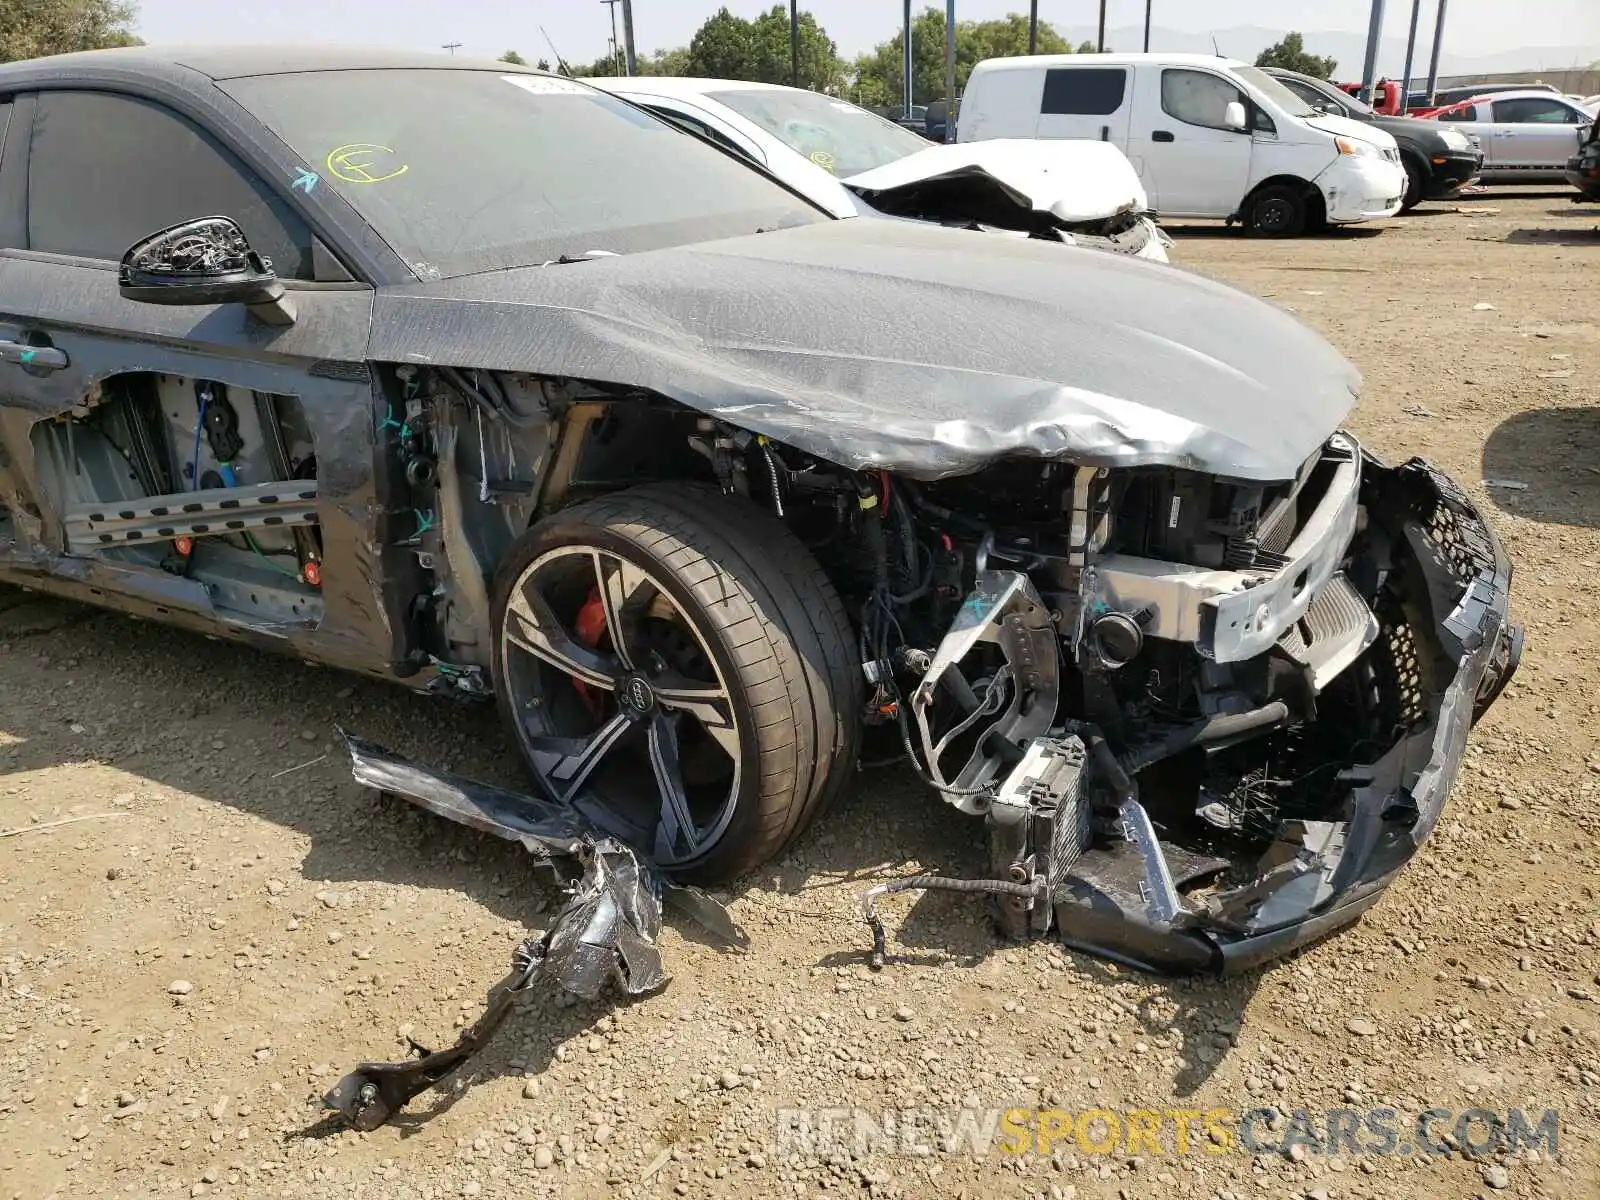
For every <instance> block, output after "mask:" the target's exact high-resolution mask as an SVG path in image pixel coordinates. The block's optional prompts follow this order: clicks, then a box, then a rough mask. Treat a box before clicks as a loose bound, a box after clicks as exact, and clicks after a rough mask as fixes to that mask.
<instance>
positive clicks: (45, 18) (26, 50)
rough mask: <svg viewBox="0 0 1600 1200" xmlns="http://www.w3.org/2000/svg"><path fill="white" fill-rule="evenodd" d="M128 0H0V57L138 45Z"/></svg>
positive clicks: (134, 7)
mask: <svg viewBox="0 0 1600 1200" xmlns="http://www.w3.org/2000/svg"><path fill="white" fill-rule="evenodd" d="M138 15H139V6H138V5H137V4H136V3H133V2H132V0H0V62H14V61H16V60H18V59H23V58H42V57H43V56H45V55H47V54H67V53H70V52H71V51H74V50H101V49H104V48H106V47H108V46H138V45H142V43H141V42H140V40H139V39H138V38H137V37H135V36H134V33H133V23H134V21H135V20H136V19H137V18H138Z"/></svg>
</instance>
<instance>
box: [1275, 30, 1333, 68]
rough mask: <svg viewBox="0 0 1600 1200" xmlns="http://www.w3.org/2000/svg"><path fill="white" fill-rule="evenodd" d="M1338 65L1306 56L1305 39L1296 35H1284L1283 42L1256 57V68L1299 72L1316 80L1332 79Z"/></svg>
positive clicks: (1320, 58) (1331, 61)
mask: <svg viewBox="0 0 1600 1200" xmlns="http://www.w3.org/2000/svg"><path fill="white" fill-rule="evenodd" d="M1338 65H1339V60H1338V59H1336V58H1323V57H1321V56H1320V55H1316V54H1307V53H1306V45H1305V39H1304V38H1302V37H1301V36H1300V35H1299V34H1298V33H1286V34H1284V35H1283V41H1281V42H1279V43H1278V44H1277V45H1276V46H1268V47H1267V48H1266V49H1265V50H1263V51H1262V52H1261V53H1260V54H1258V55H1256V66H1258V67H1282V68H1283V69H1284V70H1286V71H1299V72H1300V74H1302V75H1311V76H1314V77H1315V78H1317V79H1332V78H1333V72H1334V68H1336V67H1337V66H1338Z"/></svg>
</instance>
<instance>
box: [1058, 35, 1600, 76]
mask: <svg viewBox="0 0 1600 1200" xmlns="http://www.w3.org/2000/svg"><path fill="white" fill-rule="evenodd" d="M1056 28H1057V29H1059V30H1060V31H1061V34H1062V36H1064V37H1065V38H1066V39H1067V40H1068V41H1069V42H1072V43H1073V44H1077V43H1078V42H1082V41H1085V40H1088V41H1093V40H1094V38H1095V30H1094V27H1093V26H1086V25H1071V26H1061V25H1058V26H1057V27H1056ZM1301 32H1302V33H1304V35H1305V42H1306V50H1307V51H1309V52H1310V53H1312V54H1324V55H1332V56H1333V57H1335V58H1337V59H1338V60H1339V69H1338V71H1337V73H1336V74H1337V77H1338V78H1339V79H1341V80H1353V79H1357V78H1359V77H1360V75H1361V66H1362V63H1363V61H1364V60H1365V58H1366V54H1367V37H1366V34H1364V33H1347V32H1342V31H1337V30H1326V31H1319V30H1314V29H1306V28H1304V27H1301ZM1282 37H1283V28H1282V27H1279V28H1276V29H1268V28H1265V27H1264V26H1260V25H1233V26H1229V27H1228V28H1226V29H1218V30H1216V31H1215V32H1214V33H1185V32H1183V31H1181V30H1176V29H1163V28H1161V27H1160V26H1156V27H1154V28H1153V29H1151V31H1150V49H1151V50H1167V51H1171V52H1174V53H1185V54H1210V53H1212V52H1213V49H1212V47H1213V40H1214V42H1215V46H1216V49H1217V50H1219V51H1220V52H1221V53H1222V54H1223V55H1224V56H1226V57H1228V58H1242V59H1244V60H1245V61H1246V62H1254V61H1255V57H1256V55H1257V54H1260V53H1261V51H1263V50H1265V49H1266V48H1267V47H1268V46H1271V45H1273V44H1274V43H1276V42H1277V41H1279V40H1280V39H1281V38H1282ZM1432 37H1433V31H1432V29H1431V28H1423V29H1420V30H1418V34H1417V49H1416V53H1415V56H1414V58H1413V60H1412V61H1413V65H1412V68H1411V70H1412V73H1413V75H1415V76H1426V75H1427V73H1428V55H1429V53H1431V51H1432V49H1433V43H1432ZM1106 45H1108V46H1109V47H1111V48H1112V49H1113V50H1141V49H1143V48H1144V26H1142V25H1127V26H1118V27H1117V28H1115V29H1108V30H1106ZM1405 60H1406V43H1405V39H1404V38H1385V39H1384V40H1383V42H1382V43H1381V44H1380V47H1379V52H1378V73H1379V74H1380V75H1391V76H1395V75H1399V74H1400V72H1401V71H1402V70H1403V69H1404V67H1405ZM1597 60H1600V45H1593V46H1527V47H1523V48H1521V49H1515V50H1502V51H1499V52H1498V53H1495V54H1490V55H1485V56H1464V55H1460V54H1451V53H1449V52H1448V51H1446V53H1444V54H1443V55H1441V56H1440V62H1439V74H1441V75H1494V74H1499V73H1501V72H1505V71H1527V72H1530V73H1533V72H1538V71H1554V70H1557V69H1562V68H1572V67H1587V66H1588V65H1589V64H1590V63H1592V62H1595V61H1597Z"/></svg>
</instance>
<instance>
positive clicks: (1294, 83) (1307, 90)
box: [1274, 76, 1333, 108]
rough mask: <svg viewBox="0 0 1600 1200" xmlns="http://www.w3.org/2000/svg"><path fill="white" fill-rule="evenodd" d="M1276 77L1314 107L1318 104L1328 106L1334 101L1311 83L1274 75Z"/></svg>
mask: <svg viewBox="0 0 1600 1200" xmlns="http://www.w3.org/2000/svg"><path fill="white" fill-rule="evenodd" d="M1274 78H1275V79H1277V80H1278V82H1279V83H1281V84H1283V86H1284V87H1286V88H1288V89H1289V90H1290V91H1291V92H1293V93H1294V94H1295V95H1296V96H1299V97H1300V99H1302V100H1304V101H1305V102H1306V103H1307V104H1309V105H1311V107H1313V108H1316V107H1317V106H1318V105H1321V106H1322V107H1324V108H1326V107H1327V106H1328V105H1330V104H1332V103H1333V101H1332V100H1330V99H1328V97H1326V96H1324V95H1323V94H1322V93H1321V92H1319V91H1317V89H1316V88H1314V87H1312V86H1311V85H1310V84H1307V83H1301V82H1300V81H1299V80H1298V79H1284V78H1282V77H1280V76H1274Z"/></svg>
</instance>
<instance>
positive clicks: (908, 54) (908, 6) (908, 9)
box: [901, 0, 911, 121]
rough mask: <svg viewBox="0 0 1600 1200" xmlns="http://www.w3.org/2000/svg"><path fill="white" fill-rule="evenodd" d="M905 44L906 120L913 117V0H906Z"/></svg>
mask: <svg viewBox="0 0 1600 1200" xmlns="http://www.w3.org/2000/svg"><path fill="white" fill-rule="evenodd" d="M903 36H904V38H905V45H904V46H902V47H901V49H903V50H904V51H905V92H906V94H905V100H906V104H905V107H906V120H908V121H909V120H910V119H911V0H906V28H905V33H904V35H903Z"/></svg>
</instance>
